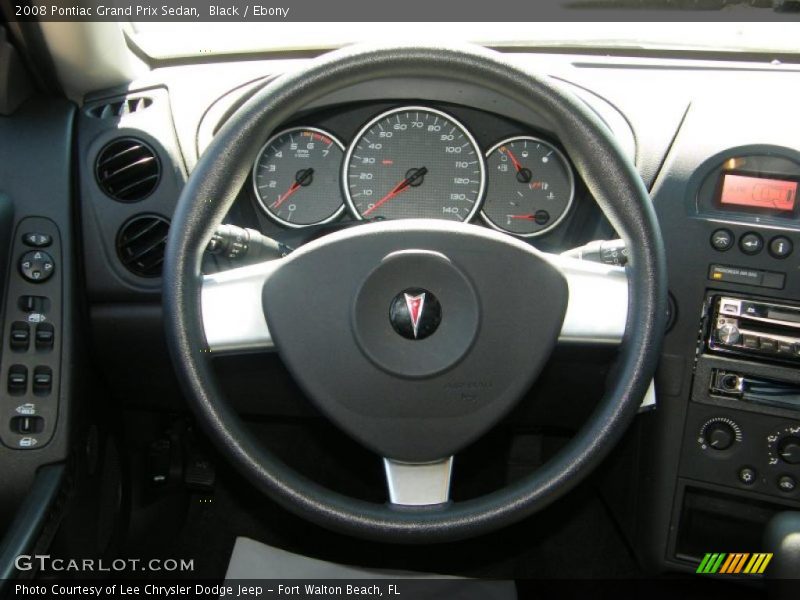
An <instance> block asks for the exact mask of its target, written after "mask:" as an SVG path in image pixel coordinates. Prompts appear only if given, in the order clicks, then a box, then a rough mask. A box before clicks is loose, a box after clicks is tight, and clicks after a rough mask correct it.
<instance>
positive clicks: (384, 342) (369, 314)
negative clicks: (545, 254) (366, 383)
mask: <svg viewBox="0 0 800 600" xmlns="http://www.w3.org/2000/svg"><path fill="white" fill-rule="evenodd" d="M397 290H402V291H400V292H399V293H398V292H397ZM352 320H353V333H354V335H355V338H356V341H357V343H358V345H359V347H360V348H361V351H362V352H363V353H364V355H365V356H366V357H367V358H369V360H371V361H372V362H373V363H375V364H376V365H377V366H378V367H380V368H381V369H384V370H385V371H387V372H389V373H393V374H395V375H398V376H400V377H412V378H413V377H430V376H432V375H435V374H437V373H441V372H442V371H444V370H446V369H448V368H450V367H452V366H453V365H454V364H456V363H457V362H458V361H459V360H460V359H461V358H462V357H463V356H464V355H465V354H466V353H467V351H468V350H469V349H470V347H471V346H472V344H473V342H474V340H475V335H476V334H477V332H478V324H479V321H480V314H479V310H478V296H477V294H476V292H475V289H474V288H473V286H472V284H471V283H470V281H469V279H468V278H467V277H466V275H464V273H463V272H462V271H461V269H459V268H458V267H457V266H456V265H455V264H453V262H452V261H451V260H450V259H449V258H447V257H446V256H445V255H444V254H441V253H439V252H432V251H428V250H402V251H399V252H393V253H391V254H389V255H387V256H386V257H384V259H383V260H381V262H380V264H379V265H378V266H377V267H376V268H375V269H374V270H373V271H372V272H371V273H370V274H369V275H368V276H367V278H366V279H365V280H364V282H363V284H362V286H361V288H360V289H359V291H358V293H357V294H356V301H355V304H354V307H353V315H352Z"/></svg>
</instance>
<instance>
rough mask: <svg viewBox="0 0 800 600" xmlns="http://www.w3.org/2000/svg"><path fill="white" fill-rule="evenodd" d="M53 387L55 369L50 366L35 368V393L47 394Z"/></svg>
mask: <svg viewBox="0 0 800 600" xmlns="http://www.w3.org/2000/svg"><path fill="white" fill-rule="evenodd" d="M52 389H53V370H52V369H51V368H50V367H36V368H35V369H34V370H33V393H34V394H36V395H37V396H46V395H47V394H49V393H50V392H51V391H52Z"/></svg>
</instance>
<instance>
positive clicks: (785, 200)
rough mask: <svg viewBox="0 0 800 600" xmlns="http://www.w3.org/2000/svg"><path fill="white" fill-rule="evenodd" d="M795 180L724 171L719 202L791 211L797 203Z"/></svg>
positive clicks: (753, 207) (728, 204) (727, 204)
mask: <svg viewBox="0 0 800 600" xmlns="http://www.w3.org/2000/svg"><path fill="white" fill-rule="evenodd" d="M797 186H798V182H797V181H788V180H786V179H767V178H764V177H750V176H747V175H734V174H731V173H725V174H723V176H722V189H721V190H720V195H719V202H720V204H722V205H723V206H739V207H748V208H752V209H766V210H768V211H779V212H792V211H794V209H795V204H796V203H797Z"/></svg>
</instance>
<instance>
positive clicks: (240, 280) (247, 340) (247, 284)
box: [200, 259, 286, 353]
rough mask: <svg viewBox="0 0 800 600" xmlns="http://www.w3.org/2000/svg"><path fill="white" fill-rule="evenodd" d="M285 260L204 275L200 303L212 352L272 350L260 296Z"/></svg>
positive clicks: (209, 347) (272, 346)
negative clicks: (268, 280) (267, 282)
mask: <svg viewBox="0 0 800 600" xmlns="http://www.w3.org/2000/svg"><path fill="white" fill-rule="evenodd" d="M285 262H286V261H285V259H276V260H269V261H265V262H261V263H256V264H254V265H248V266H246V267H240V268H238V269H231V270H230V271H222V272H220V273H214V274H211V275H204V276H203V285H202V288H201V292H200V303H201V308H202V315H203V327H204V329H205V337H206V343H207V344H208V349H209V350H210V351H211V352H213V353H225V352H252V351H269V350H274V348H275V345H274V344H273V342H272V334H271V333H270V331H269V326H268V325H267V321H266V317H265V316H264V307H263V302H262V295H263V290H264V284H265V283H266V281H267V279H269V277H270V276H272V275H273V274H274V273H275V272H277V270H278V269H280V268H281V267H282V266H283V265H284V264H285Z"/></svg>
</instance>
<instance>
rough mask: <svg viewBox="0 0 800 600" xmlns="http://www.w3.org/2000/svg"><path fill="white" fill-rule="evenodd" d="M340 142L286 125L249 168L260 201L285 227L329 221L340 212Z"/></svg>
mask: <svg viewBox="0 0 800 600" xmlns="http://www.w3.org/2000/svg"><path fill="white" fill-rule="evenodd" d="M343 156H344V146H343V145H342V143H341V142H340V141H339V140H337V139H336V138H335V137H333V136H332V135H331V134H329V133H327V132H326V131H323V130H322V129H315V128H313V127H297V128H294V129H287V130H285V131H282V132H281V133H279V134H277V135H275V136H273V137H272V138H270V139H269V140H268V141H267V143H266V144H264V147H263V148H262V149H261V152H259V154H258V158H257V159H256V163H255V165H254V167H253V187H254V188H255V192H256V197H257V198H258V202H259V204H261V207H262V208H263V209H264V211H265V212H266V213H267V215H268V216H270V217H271V218H272V219H273V220H275V221H277V222H278V223H280V224H281V225H284V226H286V227H305V226H307V225H317V224H320V223H327V222H329V221H332V220H333V219H335V218H336V217H338V216H339V215H341V214H342V212H344V202H342V195H341V192H340V188H339V173H340V172H341V165H342V157H343Z"/></svg>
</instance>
